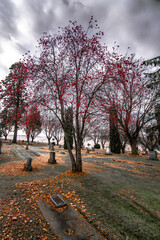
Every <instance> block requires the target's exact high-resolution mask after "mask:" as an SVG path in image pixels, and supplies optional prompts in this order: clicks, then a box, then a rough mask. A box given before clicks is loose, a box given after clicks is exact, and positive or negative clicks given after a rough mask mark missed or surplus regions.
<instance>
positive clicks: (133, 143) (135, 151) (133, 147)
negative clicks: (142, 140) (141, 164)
mask: <svg viewBox="0 0 160 240" xmlns="http://www.w3.org/2000/svg"><path fill="white" fill-rule="evenodd" d="M130 146H131V150H132V155H138V149H137V141H136V140H135V139H132V140H131V141H130Z"/></svg>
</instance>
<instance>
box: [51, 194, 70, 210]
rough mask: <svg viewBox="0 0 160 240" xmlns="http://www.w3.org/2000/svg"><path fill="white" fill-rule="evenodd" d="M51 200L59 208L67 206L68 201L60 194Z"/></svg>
mask: <svg viewBox="0 0 160 240" xmlns="http://www.w3.org/2000/svg"><path fill="white" fill-rule="evenodd" d="M50 199H51V200H52V202H53V203H54V204H55V206H56V207H57V208H59V207H64V206H66V205H67V203H66V201H65V200H64V199H63V198H62V197H61V196H60V195H59V194H58V195H53V196H50Z"/></svg>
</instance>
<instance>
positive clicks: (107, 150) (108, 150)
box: [105, 147, 112, 155]
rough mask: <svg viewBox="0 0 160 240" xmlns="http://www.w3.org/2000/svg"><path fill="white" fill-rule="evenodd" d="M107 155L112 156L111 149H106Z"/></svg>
mask: <svg viewBox="0 0 160 240" xmlns="http://www.w3.org/2000/svg"><path fill="white" fill-rule="evenodd" d="M105 154H106V155H112V153H111V151H110V148H109V147H106V153H105Z"/></svg>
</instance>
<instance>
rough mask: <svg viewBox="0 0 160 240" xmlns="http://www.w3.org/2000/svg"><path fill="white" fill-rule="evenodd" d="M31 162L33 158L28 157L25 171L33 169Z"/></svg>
mask: <svg viewBox="0 0 160 240" xmlns="http://www.w3.org/2000/svg"><path fill="white" fill-rule="evenodd" d="M31 163H32V158H28V159H27V163H26V165H25V166H24V170H25V171H32V166H31Z"/></svg>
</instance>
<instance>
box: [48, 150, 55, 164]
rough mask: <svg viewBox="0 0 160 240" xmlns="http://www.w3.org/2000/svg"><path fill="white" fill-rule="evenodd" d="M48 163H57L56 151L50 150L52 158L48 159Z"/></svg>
mask: <svg viewBox="0 0 160 240" xmlns="http://www.w3.org/2000/svg"><path fill="white" fill-rule="evenodd" d="M48 163H51V164H54V163H56V159H55V152H50V158H49V159H48Z"/></svg>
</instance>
